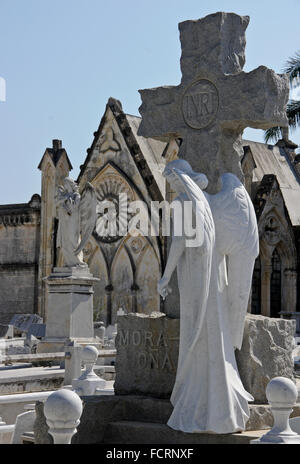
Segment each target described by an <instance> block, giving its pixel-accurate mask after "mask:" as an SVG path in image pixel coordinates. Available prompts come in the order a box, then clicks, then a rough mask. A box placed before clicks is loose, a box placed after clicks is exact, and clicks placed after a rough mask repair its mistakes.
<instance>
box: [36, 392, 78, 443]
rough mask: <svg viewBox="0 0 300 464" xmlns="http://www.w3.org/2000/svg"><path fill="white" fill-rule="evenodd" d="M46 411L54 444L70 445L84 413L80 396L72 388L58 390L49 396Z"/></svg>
mask: <svg viewBox="0 0 300 464" xmlns="http://www.w3.org/2000/svg"><path fill="white" fill-rule="evenodd" d="M44 413H45V416H46V422H47V424H48V426H49V433H50V435H52V437H53V440H54V444H55V445H56V444H64V445H69V444H70V443H71V439H72V437H73V435H74V434H75V433H76V432H77V426H78V425H79V423H80V420H79V419H80V417H81V414H82V402H81V399H80V398H79V396H78V395H77V394H76V393H74V392H73V391H71V390H65V389H62V390H58V391H56V392H54V393H52V394H51V395H50V396H48V398H47V401H46V402H45V407H44Z"/></svg>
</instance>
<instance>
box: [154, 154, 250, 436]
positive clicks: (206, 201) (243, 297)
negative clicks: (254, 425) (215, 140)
mask: <svg viewBox="0 0 300 464" xmlns="http://www.w3.org/2000/svg"><path fill="white" fill-rule="evenodd" d="M164 176H165V177H166V178H167V180H168V182H169V183H170V184H171V186H172V187H173V189H174V190H175V191H176V193H178V196H177V198H176V200H177V201H180V202H181V203H182V205H183V208H184V203H185V201H191V202H192V207H193V214H194V215H195V217H194V218H193V219H194V220H195V221H194V222H196V223H197V219H198V223H199V221H201V223H202V226H201V227H203V226H204V227H203V233H202V234H201V236H202V240H201V241H200V242H199V243H198V244H197V246H194V247H189V246H186V244H187V242H186V241H187V237H185V236H173V237H172V243H171V247H170V252H169V256H168V260H167V264H166V268H165V272H164V275H163V277H162V279H161V280H160V281H159V283H158V292H159V293H160V294H161V295H162V296H163V297H166V296H167V294H168V293H169V292H170V288H169V281H170V278H171V275H172V273H173V271H174V270H175V268H177V276H178V286H179V293H180V344H179V358H178V366H177V374H176V381H175V385H174V388H173V392H172V395H171V403H172V404H173V406H174V409H173V412H172V415H171V417H170V418H169V421H168V425H169V426H170V427H172V428H173V429H175V430H181V431H184V432H190V433H197V432H198V433H201V432H206V433H234V432H237V431H241V430H244V429H245V425H246V422H247V420H248V418H249V415H250V414H249V406H248V401H253V397H252V396H251V395H250V394H249V393H248V392H247V391H246V390H245V389H244V387H243V385H242V382H241V379H240V377H239V373H238V369H237V365H236V360H235V354H234V348H235V347H240V345H241V339H242V334H243V324H244V319H245V315H246V308H247V303H248V297H249V290H250V285H251V277H252V271H253V265H254V260H255V258H256V256H257V254H258V232H257V224H256V217H255V213H254V211H253V206H252V203H251V200H250V198H249V197H248V194H247V192H246V190H245V188H244V187H243V185H242V184H241V182H240V181H239V180H238V179H237V178H236V177H235V176H234V175H233V174H224V175H223V176H222V181H223V188H222V190H221V192H220V193H219V194H217V195H208V194H207V193H205V192H203V191H202V189H204V188H206V186H207V179H206V176H205V175H203V174H199V173H195V172H194V171H193V170H192V168H191V166H190V165H189V163H187V162H186V161H184V160H176V161H172V162H171V163H169V164H168V165H167V166H166V168H165V171H164ZM226 261H228V263H226ZM231 274H232V275H231Z"/></svg>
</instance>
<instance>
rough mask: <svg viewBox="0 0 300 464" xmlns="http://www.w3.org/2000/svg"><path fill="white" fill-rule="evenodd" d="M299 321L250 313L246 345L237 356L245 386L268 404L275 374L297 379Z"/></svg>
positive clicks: (258, 400) (245, 336) (256, 398)
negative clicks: (295, 357)
mask: <svg viewBox="0 0 300 464" xmlns="http://www.w3.org/2000/svg"><path fill="white" fill-rule="evenodd" d="M295 328H296V322H295V321H291V320H286V319H275V318H269V317H264V316H258V315H254V314H248V315H247V318H246V322H245V330H244V337H243V345H242V348H241V350H240V351H238V350H237V351H236V359H237V364H238V368H239V372H240V376H241V379H242V381H243V384H244V387H245V388H246V390H247V391H249V392H250V393H251V394H252V395H253V396H254V398H255V401H256V402H261V403H266V402H267V398H266V394H265V392H266V387H267V384H268V383H269V381H270V380H271V379H272V378H273V377H277V376H282V377H288V378H290V379H294V374H293V370H294V363H293V358H292V351H293V348H294V338H293V337H294V334H295Z"/></svg>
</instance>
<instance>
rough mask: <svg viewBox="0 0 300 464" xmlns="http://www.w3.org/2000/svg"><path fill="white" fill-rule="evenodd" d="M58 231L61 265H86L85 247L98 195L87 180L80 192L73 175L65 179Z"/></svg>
mask: <svg viewBox="0 0 300 464" xmlns="http://www.w3.org/2000/svg"><path fill="white" fill-rule="evenodd" d="M55 199H56V206H57V214H58V230H57V241H56V247H57V249H58V265H59V267H61V266H62V265H63V266H66V267H73V266H86V264H85V263H84V262H83V260H82V253H81V252H82V250H83V248H84V246H85V245H86V243H87V241H88V239H89V238H90V236H91V234H92V232H93V229H94V227H95V222H96V203H97V200H96V194H95V191H94V187H93V186H92V185H91V184H90V183H89V182H87V184H86V187H85V189H84V191H83V193H82V195H80V193H79V189H78V185H77V184H76V182H75V181H74V180H73V179H71V178H70V177H66V178H65V179H64V180H63V185H60V186H59V187H58V191H57V194H56V197H55Z"/></svg>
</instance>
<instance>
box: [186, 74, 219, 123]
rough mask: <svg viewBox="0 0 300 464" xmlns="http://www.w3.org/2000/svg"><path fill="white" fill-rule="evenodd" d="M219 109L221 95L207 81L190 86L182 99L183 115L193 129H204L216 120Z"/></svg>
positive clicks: (201, 80)
mask: <svg viewBox="0 0 300 464" xmlns="http://www.w3.org/2000/svg"><path fill="white" fill-rule="evenodd" d="M218 108H219V93H218V90H217V88H216V86H215V85H214V84H213V83H212V82H210V81H209V80H207V79H200V80H199V81H197V82H194V83H193V84H192V85H190V86H189V87H188V88H187V89H186V91H185V92H184V95H183V98H182V113H183V117H184V120H185V122H186V124H187V125H188V126H190V127H192V128H193V129H203V128H204V127H206V126H208V125H209V124H211V123H212V122H213V121H214V120H215V119H216V115H217V112H218Z"/></svg>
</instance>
